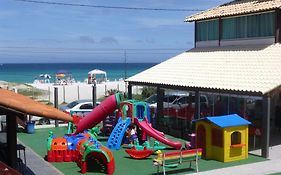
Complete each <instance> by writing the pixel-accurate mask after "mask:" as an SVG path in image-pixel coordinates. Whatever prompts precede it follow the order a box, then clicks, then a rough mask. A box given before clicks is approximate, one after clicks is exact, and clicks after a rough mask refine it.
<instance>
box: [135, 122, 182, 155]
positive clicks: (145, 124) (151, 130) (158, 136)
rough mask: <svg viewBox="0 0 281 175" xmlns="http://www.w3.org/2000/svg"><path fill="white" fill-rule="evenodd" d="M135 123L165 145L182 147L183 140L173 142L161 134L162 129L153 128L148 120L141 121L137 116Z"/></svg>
mask: <svg viewBox="0 0 281 175" xmlns="http://www.w3.org/2000/svg"><path fill="white" fill-rule="evenodd" d="M134 121H135V124H137V125H138V126H139V127H140V128H141V129H142V130H143V131H144V132H145V133H146V134H147V135H149V136H150V137H153V138H154V139H156V140H158V141H159V142H161V143H164V144H165V145H168V146H171V147H173V148H176V149H177V150H179V149H181V147H182V143H181V142H173V141H172V140H169V139H168V138H167V137H165V136H164V135H161V134H160V133H161V132H160V131H157V130H156V129H154V128H152V127H151V126H150V125H149V123H148V122H147V120H144V121H141V122H139V121H138V119H137V118H135V120H134Z"/></svg>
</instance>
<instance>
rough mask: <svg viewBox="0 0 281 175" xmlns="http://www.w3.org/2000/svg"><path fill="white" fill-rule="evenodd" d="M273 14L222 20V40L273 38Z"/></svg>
mask: <svg viewBox="0 0 281 175" xmlns="http://www.w3.org/2000/svg"><path fill="white" fill-rule="evenodd" d="M274 30H275V15H274V13H262V14H258V15H248V16H240V17H234V18H225V19H222V39H236V38H252V37H267V36H274Z"/></svg>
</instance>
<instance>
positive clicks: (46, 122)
mask: <svg viewBox="0 0 281 175" xmlns="http://www.w3.org/2000/svg"><path fill="white" fill-rule="evenodd" d="M31 121H33V122H35V123H36V124H39V125H49V124H51V123H52V122H54V120H51V119H48V118H44V117H38V116H31Z"/></svg>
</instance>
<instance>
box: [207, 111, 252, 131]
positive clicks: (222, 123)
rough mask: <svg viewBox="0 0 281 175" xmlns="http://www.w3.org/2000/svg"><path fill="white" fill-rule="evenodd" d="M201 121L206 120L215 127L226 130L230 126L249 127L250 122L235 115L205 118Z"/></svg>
mask: <svg viewBox="0 0 281 175" xmlns="http://www.w3.org/2000/svg"><path fill="white" fill-rule="evenodd" d="M202 120H208V121H210V122H211V123H213V124H215V125H217V126H218V127H220V128H227V127H232V126H244V125H249V124H251V122H249V121H248V120H245V119H244V118H242V117H240V116H239V115H237V114H230V115H224V116H215V117H205V118H203V119H202Z"/></svg>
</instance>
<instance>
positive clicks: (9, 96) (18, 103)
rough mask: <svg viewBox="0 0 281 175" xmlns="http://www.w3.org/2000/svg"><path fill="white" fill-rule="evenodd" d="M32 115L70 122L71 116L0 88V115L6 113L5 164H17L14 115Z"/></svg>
mask: <svg viewBox="0 0 281 175" xmlns="http://www.w3.org/2000/svg"><path fill="white" fill-rule="evenodd" d="M27 114H29V115H34V116H40V117H45V118H49V119H55V120H62V121H68V122H72V118H71V117H70V116H69V115H67V114H65V113H63V112H62V111H59V110H58V109H56V108H54V107H51V106H47V105H44V104H42V103H39V102H36V101H34V100H32V99H30V98H29V97H26V96H23V95H20V94H17V93H14V92H12V91H9V90H5V89H0V115H6V128H7V152H6V153H7V162H6V163H7V164H8V165H9V166H11V167H12V168H16V166H17V149H16V146H17V121H16V117H23V116H25V115H27Z"/></svg>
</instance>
